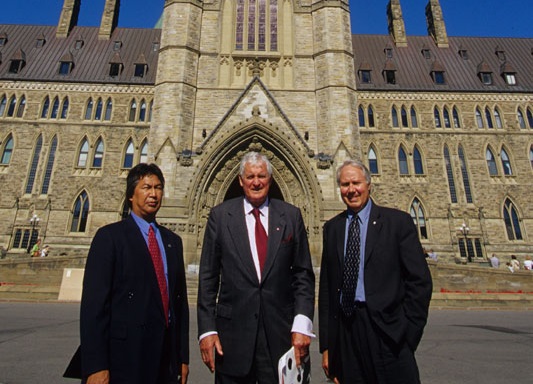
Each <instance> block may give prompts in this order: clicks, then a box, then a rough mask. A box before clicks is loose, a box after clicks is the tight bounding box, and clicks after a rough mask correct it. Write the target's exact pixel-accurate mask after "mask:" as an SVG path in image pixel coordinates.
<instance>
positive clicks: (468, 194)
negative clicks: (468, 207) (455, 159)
mask: <svg viewBox="0 0 533 384" xmlns="http://www.w3.org/2000/svg"><path fill="white" fill-rule="evenodd" d="M458 153H459V161H460V163H461V176H462V177H463V186H464V188H465V197H466V202H467V203H473V200H472V190H471V189H470V176H469V175H468V164H467V162H466V156H465V153H464V150H463V146H462V145H459V148H458Z"/></svg>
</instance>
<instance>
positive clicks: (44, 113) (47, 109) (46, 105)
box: [41, 96, 50, 119]
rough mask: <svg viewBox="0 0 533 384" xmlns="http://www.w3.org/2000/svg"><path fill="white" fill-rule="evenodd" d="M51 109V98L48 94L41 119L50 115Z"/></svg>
mask: <svg viewBox="0 0 533 384" xmlns="http://www.w3.org/2000/svg"><path fill="white" fill-rule="evenodd" d="M49 110H50V98H49V97H48V96H46V98H45V99H44V103H43V108H42V109H41V119H46V118H47V117H48V111H49Z"/></svg>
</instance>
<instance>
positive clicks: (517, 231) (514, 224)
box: [503, 199, 522, 240]
mask: <svg viewBox="0 0 533 384" xmlns="http://www.w3.org/2000/svg"><path fill="white" fill-rule="evenodd" d="M503 220H504V221H505V229H506V230H507V238H508V239H509V240H522V228H520V220H519V219H518V212H517V211H516V207H515V206H514V204H513V203H512V201H511V200H509V199H505V203H504V206H503Z"/></svg>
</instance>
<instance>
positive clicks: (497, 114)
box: [494, 108, 503, 128]
mask: <svg viewBox="0 0 533 384" xmlns="http://www.w3.org/2000/svg"><path fill="white" fill-rule="evenodd" d="M494 120H496V128H502V127H503V123H502V118H501V116H500V111H498V108H494Z"/></svg>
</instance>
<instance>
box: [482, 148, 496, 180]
mask: <svg viewBox="0 0 533 384" xmlns="http://www.w3.org/2000/svg"><path fill="white" fill-rule="evenodd" d="M485 158H486V159H487V168H488V169H489V175H491V176H498V167H497V166H496V158H495V157H494V154H493V153H492V151H491V150H490V148H487V151H486V153H485Z"/></svg>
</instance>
